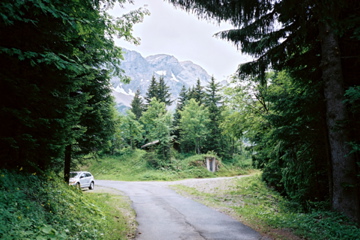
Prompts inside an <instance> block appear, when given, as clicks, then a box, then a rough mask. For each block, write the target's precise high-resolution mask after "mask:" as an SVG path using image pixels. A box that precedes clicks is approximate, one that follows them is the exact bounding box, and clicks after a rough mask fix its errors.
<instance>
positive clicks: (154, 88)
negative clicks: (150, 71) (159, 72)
mask: <svg viewBox="0 0 360 240" xmlns="http://www.w3.org/2000/svg"><path fill="white" fill-rule="evenodd" d="M158 85H159V84H158V82H157V81H156V78H155V76H154V75H153V76H152V77H151V81H150V85H149V88H148V90H147V92H146V96H145V100H146V105H149V104H150V102H151V99H152V98H158V91H159V90H158V89H159V87H158Z"/></svg>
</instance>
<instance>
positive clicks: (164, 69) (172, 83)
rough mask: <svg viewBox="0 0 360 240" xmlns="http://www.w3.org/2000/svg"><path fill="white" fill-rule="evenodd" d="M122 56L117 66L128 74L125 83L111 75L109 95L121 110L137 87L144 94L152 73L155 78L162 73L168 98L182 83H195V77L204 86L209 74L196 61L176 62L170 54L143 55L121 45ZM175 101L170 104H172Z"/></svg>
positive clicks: (186, 85) (176, 96)
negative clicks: (111, 93) (168, 90)
mask: <svg viewBox="0 0 360 240" xmlns="http://www.w3.org/2000/svg"><path fill="white" fill-rule="evenodd" d="M123 51H124V54H123V56H124V60H123V61H122V62H121V65H120V67H121V68H122V69H123V70H124V71H125V75H126V76H128V77H130V78H131V82H130V83H129V84H124V83H121V82H120V80H119V78H117V77H114V78H112V79H111V84H112V90H113V96H114V97H115V101H116V103H117V108H118V109H119V110H120V111H121V112H123V111H124V109H126V108H129V107H130V104H131V101H132V99H133V97H134V95H135V92H136V91H137V89H139V90H140V93H141V95H142V96H145V94H146V92H147V90H148V87H149V84H150V80H151V78H152V76H155V78H156V79H157V80H158V79H159V77H160V76H163V77H164V80H165V83H166V85H167V86H169V88H170V93H171V95H172V99H173V100H175V102H176V100H177V99H178V97H179V93H180V90H181V88H182V86H183V85H184V86H185V87H186V88H189V87H192V86H194V85H196V82H197V80H198V79H200V83H201V85H202V86H206V85H207V84H208V82H209V81H210V79H211V76H210V75H209V74H208V73H207V72H206V71H205V70H204V69H203V68H202V67H200V66H199V65H196V64H194V63H193V62H191V61H184V62H180V61H179V60H178V59H176V58H175V57H174V56H170V55H166V54H157V55H153V56H148V57H146V58H144V57H143V56H141V54H140V53H138V52H136V51H130V50H126V49H123ZM174 106H175V103H174V104H173V106H172V108H174Z"/></svg>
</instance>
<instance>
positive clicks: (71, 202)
mask: <svg viewBox="0 0 360 240" xmlns="http://www.w3.org/2000/svg"><path fill="white" fill-rule="evenodd" d="M0 209H1V214H0V239H3V240H13V239H14V240H15V239H16V240H17V239H22V240H25V239H36V240H43V239H44V240H45V239H46V240H48V239H56V240H61V239H64V240H65V239H66V240H72V239H74V240H75V239H104V240H105V239H119V238H120V239H126V238H124V237H121V236H117V237H116V238H114V236H111V235H109V233H111V229H112V228H113V225H114V224H113V222H114V220H113V219H111V217H109V214H108V212H110V211H112V210H109V209H106V208H104V206H103V205H99V204H98V202H97V201H95V199H91V198H89V197H88V196H85V195H84V194H83V193H82V191H81V190H77V189H75V188H73V187H70V186H68V185H66V184H65V183H63V182H62V181H60V180H59V178H58V177H57V176H55V175H54V174H48V175H47V176H46V177H44V176H37V175H36V174H35V173H34V174H32V175H30V174H23V173H20V172H18V173H15V172H9V171H6V170H0ZM115 224H117V223H115ZM119 226H120V224H117V227H119ZM120 228H121V226H120Z"/></svg>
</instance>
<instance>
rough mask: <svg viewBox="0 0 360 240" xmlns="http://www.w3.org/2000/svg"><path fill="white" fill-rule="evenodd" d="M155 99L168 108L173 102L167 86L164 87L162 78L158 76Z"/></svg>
mask: <svg viewBox="0 0 360 240" xmlns="http://www.w3.org/2000/svg"><path fill="white" fill-rule="evenodd" d="M157 99H158V100H159V101H160V102H163V103H165V105H166V106H170V105H171V104H172V102H173V101H171V94H170V92H169V86H167V85H166V83H165V81H164V77H163V76H160V78H159V83H158V93H157Z"/></svg>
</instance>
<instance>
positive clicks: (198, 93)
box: [193, 79, 205, 105]
mask: <svg viewBox="0 0 360 240" xmlns="http://www.w3.org/2000/svg"><path fill="white" fill-rule="evenodd" d="M193 98H194V99H195V100H196V101H197V102H198V103H199V104H200V105H201V104H203V103H204V98H205V93H204V91H203V87H202V86H201V83H200V79H198V80H197V81H196V86H195V88H194V90H193Z"/></svg>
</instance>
